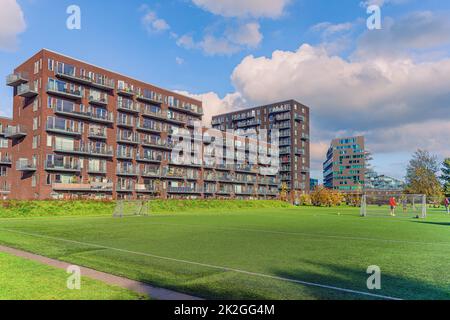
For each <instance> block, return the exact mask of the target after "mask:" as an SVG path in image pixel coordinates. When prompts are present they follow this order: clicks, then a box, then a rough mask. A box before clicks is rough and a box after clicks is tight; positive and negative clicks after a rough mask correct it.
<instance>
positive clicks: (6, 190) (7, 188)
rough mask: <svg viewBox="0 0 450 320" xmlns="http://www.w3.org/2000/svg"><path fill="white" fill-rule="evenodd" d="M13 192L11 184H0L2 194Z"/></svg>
mask: <svg viewBox="0 0 450 320" xmlns="http://www.w3.org/2000/svg"><path fill="white" fill-rule="evenodd" d="M10 192H11V185H10V184H4V185H1V186H0V193H1V194H8V193H10Z"/></svg>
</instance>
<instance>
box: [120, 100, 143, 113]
mask: <svg viewBox="0 0 450 320" xmlns="http://www.w3.org/2000/svg"><path fill="white" fill-rule="evenodd" d="M117 110H120V111H126V112H131V113H139V112H140V109H139V105H138V104H137V103H134V102H129V103H126V102H124V101H118V102H117Z"/></svg>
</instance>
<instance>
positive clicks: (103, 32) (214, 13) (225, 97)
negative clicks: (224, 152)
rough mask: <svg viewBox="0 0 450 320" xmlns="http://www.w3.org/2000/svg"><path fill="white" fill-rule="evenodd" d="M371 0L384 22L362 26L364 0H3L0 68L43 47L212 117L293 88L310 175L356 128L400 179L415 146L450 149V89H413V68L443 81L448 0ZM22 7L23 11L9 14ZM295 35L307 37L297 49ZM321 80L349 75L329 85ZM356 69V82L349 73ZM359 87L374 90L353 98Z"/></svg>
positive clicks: (3, 96)
mask: <svg viewBox="0 0 450 320" xmlns="http://www.w3.org/2000/svg"><path fill="white" fill-rule="evenodd" d="M370 1H371V2H372V3H375V4H379V5H380V6H381V12H382V17H383V30H381V31H374V32H369V31H368V30H367V28H366V26H365V20H366V19H367V17H368V15H367V14H366V7H365V6H366V4H363V3H362V1H361V0H335V1H330V0H319V1H306V0H258V1H255V0H240V1H235V0H228V1H224V0H216V1H212V0H192V1H191V0H165V1H136V0H130V1H126V2H125V1H115V0H112V1H92V0H91V1H86V0H79V1H74V0H70V1H65V0H57V1H56V0H17V1H16V0H0V2H2V3H3V2H5V3H6V4H8V6H7V8H8V9H5V10H4V12H3V14H4V15H7V17H8V19H11V20H8V21H7V22H5V21H4V22H0V30H2V29H3V31H0V61H1V62H0V73H1V74H3V75H4V76H6V75H7V74H8V73H10V72H11V71H12V69H13V68H14V66H16V65H18V64H20V63H21V62H22V61H24V60H25V59H27V58H29V57H30V56H31V55H32V54H34V53H35V52H37V51H38V50H40V49H41V48H48V49H51V50H55V51H59V52H61V53H64V54H67V55H70V56H74V57H78V58H81V59H83V60H85V61H88V62H91V63H93V64H97V65H100V66H102V67H105V68H109V69H112V70H115V71H117V72H121V73H124V74H127V75H130V76H132V77H135V78H138V79H141V80H144V81H148V82H150V83H153V84H156V85H159V86H162V87H165V88H168V89H173V90H178V91H182V92H185V93H187V94H192V95H195V97H197V98H199V99H202V100H203V101H204V103H205V107H206V108H209V109H210V110H211V112H210V114H209V116H210V115H211V114H213V113H217V112H225V111H228V110H231V109H235V108H241V107H245V106H251V105H252V104H259V103H269V102H272V101H277V100H283V99H288V98H296V99H298V100H299V101H301V102H304V103H305V104H308V105H309V106H310V107H311V110H312V113H313V114H314V116H313V123H312V124H313V129H312V134H313V173H314V175H316V176H318V177H320V176H321V175H320V162H321V160H322V158H323V156H324V151H325V149H326V147H327V145H328V143H329V140H330V139H331V138H334V137H336V136H339V135H347V134H357V133H361V134H365V135H366V136H367V137H368V147H369V148H370V149H371V150H372V151H373V152H374V158H375V161H374V165H375V166H376V167H377V169H379V170H380V171H381V172H382V173H387V174H391V175H394V176H396V177H403V175H404V165H405V163H406V161H407V160H408V158H409V156H410V154H411V153H412V152H413V151H414V150H415V149H417V148H419V147H423V148H428V149H430V151H432V152H434V153H437V154H439V156H441V157H444V156H448V155H450V154H448V149H449V148H446V147H445V145H444V144H443V143H442V142H443V141H447V140H446V139H447V138H448V137H447V136H446V132H447V129H449V128H450V126H446V125H447V123H448V120H449V119H448V118H447V116H448V115H446V114H445V112H444V110H445V108H447V110H448V104H447V102H449V100H450V99H449V97H450V88H449V89H445V88H443V87H440V86H439V85H436V86H431V87H430V88H426V90H425V89H423V92H417V91H418V90H417V87H419V88H422V87H424V86H423V85H421V84H420V83H419V82H420V79H415V78H414V77H415V75H416V74H422V78H424V77H427V76H428V77H430V78H431V79H439V80H440V81H445V80H447V78H445V75H443V74H436V75H434V74H433V72H436V71H434V70H435V69H438V70H440V69H442V72H443V71H444V70H446V69H445V68H447V67H448V59H449V56H450V51H449V45H450V40H449V39H448V37H447V36H446V35H445V34H446V33H447V31H450V28H449V26H448V24H446V23H445V21H446V20H447V21H448V20H450V19H448V18H449V15H448V12H449V11H450V3H448V2H443V1H437V0H428V1H415V0H370ZM221 3H222V5H220V4H221ZM255 3H258V4H259V6H256V5H255ZM72 4H75V5H78V6H79V7H80V8H81V14H82V15H81V30H68V29H67V28H66V19H67V17H68V14H66V9H67V7H68V6H69V5H72ZM218 4H219V5H218ZM257 7H260V8H262V9H258V8H257ZM264 8H266V9H264ZM8 10H11V11H10V12H6V11H8ZM18 10H19V12H18ZM277 10H279V12H278V11H277ZM243 12H244V13H243ZM19 13H21V14H23V18H20V17H16V16H17V15H18V14H19ZM1 15H2V13H0V16H1ZM15 17H16V18H15ZM0 20H5V19H0ZM2 23H3V25H2ZM6 23H8V24H7V25H6ZM11 26H13V27H11ZM14 26H16V28H17V30H14ZM11 28H12V29H13V30H10V29H11ZM5 30H6V31H5ZM8 32H9V34H8ZM2 33H3V34H2ZM5 33H7V34H6V35H5ZM302 45H307V46H308V47H302V49H301V50H300V49H299V48H300V47H301V46H302ZM274 52H279V53H280V54H279V55H275V56H274V55H273V54H274ZM337 60H338V61H337ZM305 61H306V62H305ZM374 61H376V63H375V64H374ZM430 63H431V64H433V67H432V68H431V67H430V68H429V69H427V64H430ZM405 65H407V66H408V68H410V69H408V72H406V74H408V77H406V76H405V77H406V78H407V79H408V80H406V81H405V78H402V77H398V78H396V76H395V74H398V73H399V72H398V71H399V70H401V71H402V72H403V71H404V67H402V66H405ZM371 68H375V69H374V71H373V72H372V71H367V70H371ZM396 68H401V69H399V70H397V69H396ZM386 70H391V72H390V73H389V72H388V71H386ZM328 73H329V75H330V77H328V76H327V75H328ZM339 73H342V74H343V75H342V76H339V77H338V76H337V75H336V74H339ZM324 76H325V78H323V79H322V77H324ZM285 77H286V78H289V79H291V81H289V82H287V80H286V79H285ZM282 78H283V79H282ZM328 78H331V79H330V81H334V82H335V83H336V84H340V82H341V84H342V83H344V84H345V83H346V82H347V81H348V83H349V84H348V85H347V86H345V87H343V88H341V87H339V86H333V85H332V84H327V80H328ZM355 78H356V79H357V80H358V81H360V82H361V83H358V84H355V83H353V82H352V81H351V80H352V79H355ZM281 79H282V80H281ZM316 79H321V80H320V81H319V80H316ZM449 80H450V79H449ZM386 83H391V86H387V85H386ZM427 83H429V81H428V82H427ZM361 86H363V88H365V89H364V90H361ZM391 87H392V88H397V89H396V90H395V92H394V91H393V92H389V90H390V89H389V88H391ZM446 90H448V91H446ZM267 91H270V93H268V92H267ZM361 91H364V92H365V91H367V92H376V94H375V93H373V94H366V95H363V96H360V95H361V93H360V92H361ZM385 92H386V93H385ZM416 92H417V94H419V93H420V94H421V95H420V96H421V97H424V101H423V102H422V105H424V104H426V105H427V109H429V110H430V111H429V112H427V116H425V117H422V116H420V114H419V111H418V110H419V109H420V106H416V105H414V103H415V102H414V101H417V99H414V101H412V96H413V95H414V94H415V93H416ZM413 93H414V94H413ZM11 95H12V94H11V89H10V88H8V87H6V86H1V87H0V113H1V114H2V115H7V116H9V115H11V101H12V100H11ZM334 95H336V97H335V96H334ZM324 96H328V97H329V98H324ZM427 102H430V103H427ZM374 111H375V113H374ZM386 114H389V116H386ZM424 122H427V123H429V124H430V126H432V127H433V130H430V132H429V133H427V134H429V135H431V136H428V135H425V136H424V135H423V134H421V133H420V132H423V126H425V124H424ZM425 127H426V126H425ZM439 128H441V129H439ZM436 130H438V132H436ZM427 137H430V138H432V139H433V141H431V142H430V141H429V140H427V139H429V138H427ZM386 139H388V140H389V142H386V141H385V140H386ZM377 154H378V157H377Z"/></svg>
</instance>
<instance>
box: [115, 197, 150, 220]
mask: <svg viewBox="0 0 450 320" xmlns="http://www.w3.org/2000/svg"><path fill="white" fill-rule="evenodd" d="M149 208H150V202H148V201H141V200H118V201H117V203H116V207H115V208H114V214H113V216H114V217H116V218H122V217H130V216H148V215H149V213H150V209H149Z"/></svg>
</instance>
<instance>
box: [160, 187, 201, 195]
mask: <svg viewBox="0 0 450 320" xmlns="http://www.w3.org/2000/svg"><path fill="white" fill-rule="evenodd" d="M167 191H168V192H169V193H187V194H195V193H203V189H202V188H200V187H196V188H192V187H169V188H168V190H167Z"/></svg>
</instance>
